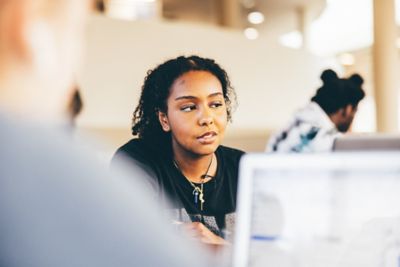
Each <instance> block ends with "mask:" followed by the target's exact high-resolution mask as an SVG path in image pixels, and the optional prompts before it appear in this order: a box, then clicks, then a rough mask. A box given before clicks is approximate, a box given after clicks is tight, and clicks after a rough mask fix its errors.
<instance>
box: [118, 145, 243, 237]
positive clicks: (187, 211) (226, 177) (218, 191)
mask: <svg viewBox="0 0 400 267" xmlns="http://www.w3.org/2000/svg"><path fill="white" fill-rule="evenodd" d="M243 154H244V152H243V151H240V150H237V149H233V148H229V147H225V146H219V147H218V149H217V150H216V152H215V155H216V158H217V162H218V167H217V172H216V175H215V177H214V178H212V179H211V180H210V181H208V182H207V183H204V184H203V193H204V200H205V201H204V203H203V210H200V201H197V203H196V201H195V195H194V194H193V192H194V188H193V186H192V185H191V184H190V182H189V181H188V180H187V179H186V178H185V176H183V174H182V173H181V172H180V171H179V169H177V167H176V166H175V165H174V163H173V158H172V153H171V152H170V150H168V149H164V150H161V149H158V148H156V147H155V146H154V145H151V144H148V143H146V142H144V141H143V140H141V139H132V140H131V141H129V142H128V143H126V144H125V145H123V146H122V147H120V148H119V149H118V150H117V152H116V154H115V155H114V158H113V160H115V159H116V158H118V157H119V156H124V157H128V159H130V160H132V161H133V162H135V164H139V165H140V166H141V167H142V168H144V169H145V170H146V171H147V173H148V174H150V175H149V176H148V177H149V180H150V181H149V182H150V183H151V185H152V188H153V189H154V190H155V192H156V194H157V197H158V198H159V200H160V201H163V202H164V201H165V202H168V201H170V202H172V209H171V210H169V212H170V214H169V215H170V216H171V217H172V218H173V219H175V220H178V221H182V222H190V221H193V222H196V221H197V222H202V223H203V224H204V225H205V226H207V227H208V228H209V229H210V230H211V231H213V232H214V233H215V234H217V235H219V236H222V237H224V236H225V235H226V234H227V233H230V232H232V231H233V226H234V222H235V210H236V192H237V183H238V168H239V160H240V157H241V156H242V155H243ZM194 185H195V186H198V187H200V184H194Z"/></svg>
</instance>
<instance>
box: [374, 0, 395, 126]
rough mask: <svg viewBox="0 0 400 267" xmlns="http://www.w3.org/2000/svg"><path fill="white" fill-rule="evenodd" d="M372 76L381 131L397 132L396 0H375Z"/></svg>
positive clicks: (377, 117)
mask: <svg viewBox="0 0 400 267" xmlns="http://www.w3.org/2000/svg"><path fill="white" fill-rule="evenodd" d="M373 3H374V4H373V10H374V11H373V14H374V44H373V49H372V51H373V73H374V76H373V77H374V93H375V101H376V120H377V130H378V132H397V131H398V125H397V124H398V82H397V81H398V79H397V78H396V77H397V76H399V75H400V73H399V69H398V67H397V64H398V55H397V54H398V52H397V48H396V38H397V26H396V19H395V1H394V0H374V1H373Z"/></svg>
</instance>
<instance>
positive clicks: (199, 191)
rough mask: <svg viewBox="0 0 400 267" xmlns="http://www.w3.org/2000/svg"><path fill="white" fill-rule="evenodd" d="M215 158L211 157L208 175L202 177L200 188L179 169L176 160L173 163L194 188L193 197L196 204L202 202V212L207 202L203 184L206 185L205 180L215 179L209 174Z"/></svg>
mask: <svg viewBox="0 0 400 267" xmlns="http://www.w3.org/2000/svg"><path fill="white" fill-rule="evenodd" d="M213 158H214V154H213V155H212V156H211V160H210V163H209V164H208V167H207V170H206V173H205V174H203V175H201V176H200V178H201V184H200V187H198V186H197V185H195V184H194V183H193V182H192V181H190V180H189V179H188V178H187V177H186V176H185V175H184V174H183V172H182V170H181V168H179V165H178V163H176V161H175V159H173V160H172V162H173V163H174V165H175V167H176V169H177V170H178V171H179V172H180V173H181V174H182V175H183V176H184V177H185V178H186V180H187V181H188V182H189V183H190V185H191V186H192V187H193V192H192V195H193V196H194V204H196V205H197V204H198V202H199V201H200V210H201V211H203V204H204V202H205V199H204V188H203V184H204V180H203V179H205V178H213V176H211V175H209V174H208V171H209V170H210V167H211V164H212V162H213Z"/></svg>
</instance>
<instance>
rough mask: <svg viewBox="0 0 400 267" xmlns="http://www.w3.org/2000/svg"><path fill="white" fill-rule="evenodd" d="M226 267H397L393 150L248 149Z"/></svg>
mask: <svg viewBox="0 0 400 267" xmlns="http://www.w3.org/2000/svg"><path fill="white" fill-rule="evenodd" d="M239 178H240V179H239V190H238V202H237V221H236V229H235V235H234V243H233V262H232V266H234V267H244V266H249V267H254V266H257V267H258V266H264V267H265V266H266V267H268V266H271V267H295V266H296V267H306V266H307V267H329V266H341V267H350V266H351V267H357V266H360V267H361V266H362V267H369V266H370V267H372V266H373V267H378V266H385V267H399V266H400V153H399V152H368V153H365V152H364V153H327V154H248V155H246V156H244V157H243V159H242V161H241V163H240V173H239Z"/></svg>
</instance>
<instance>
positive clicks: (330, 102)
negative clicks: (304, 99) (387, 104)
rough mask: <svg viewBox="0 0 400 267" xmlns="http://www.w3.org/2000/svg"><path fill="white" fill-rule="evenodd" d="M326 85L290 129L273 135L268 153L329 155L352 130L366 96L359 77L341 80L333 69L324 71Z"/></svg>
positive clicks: (294, 120) (299, 113) (301, 112)
mask: <svg viewBox="0 0 400 267" xmlns="http://www.w3.org/2000/svg"><path fill="white" fill-rule="evenodd" d="M321 80H322V82H323V85H322V87H320V88H319V89H318V90H317V92H316V94H315V95H314V96H313V97H312V98H311V102H310V103H309V104H308V105H307V106H306V107H305V108H303V109H301V110H299V111H298V112H297V114H295V116H294V119H293V121H292V122H291V123H290V124H289V126H288V127H287V128H285V129H284V130H282V131H281V132H279V133H277V134H276V135H275V136H273V137H272V138H271V139H270V141H269V142H268V144H267V151H268V152H326V151H330V150H331V149H332V146H333V142H334V140H335V138H336V137H338V136H339V135H341V134H342V133H345V132H347V131H348V130H349V129H350V126H351V123H352V122H353V119H354V116H355V114H356V112H357V106H358V103H359V102H360V101H361V100H362V99H363V98H364V96H365V93H364V91H363V89H362V88H361V85H362V84H363V79H362V78H361V76H360V75H358V74H353V75H352V76H351V77H350V78H344V79H341V78H339V77H338V76H337V74H336V73H335V72H334V71H333V70H325V71H324V72H323V73H322V75H321Z"/></svg>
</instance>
